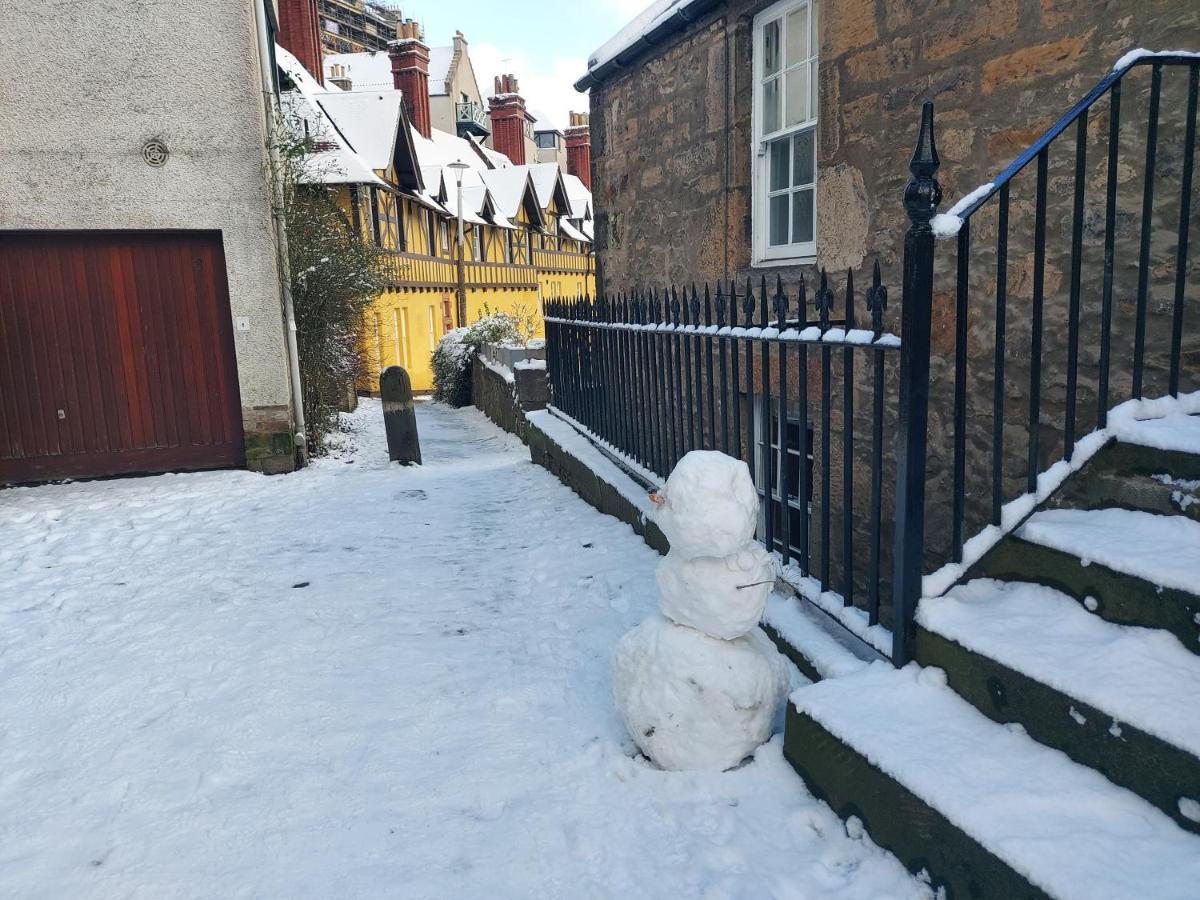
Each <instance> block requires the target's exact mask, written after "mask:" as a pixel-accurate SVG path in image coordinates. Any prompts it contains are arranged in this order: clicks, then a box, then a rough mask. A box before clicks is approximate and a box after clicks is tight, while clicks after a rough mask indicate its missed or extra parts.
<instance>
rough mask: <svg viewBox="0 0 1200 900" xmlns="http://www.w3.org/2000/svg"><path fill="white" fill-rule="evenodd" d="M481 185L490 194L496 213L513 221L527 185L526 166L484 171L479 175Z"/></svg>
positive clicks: (527, 169)
mask: <svg viewBox="0 0 1200 900" xmlns="http://www.w3.org/2000/svg"><path fill="white" fill-rule="evenodd" d="M480 174H481V175H482V176H483V183H484V184H486V185H487V187H488V190H489V191H491V192H492V197H493V199H494V200H495V201H496V211H497V212H498V213H500V215H502V216H504V217H505V218H506V219H515V218H516V217H517V213H518V212H520V210H521V200H522V199H523V198H524V196H525V189H526V185H528V184H529V167H528V166H509V167H508V168H505V169H486V170H484V171H483V172H481V173H480Z"/></svg>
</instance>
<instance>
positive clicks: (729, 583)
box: [654, 542, 775, 640]
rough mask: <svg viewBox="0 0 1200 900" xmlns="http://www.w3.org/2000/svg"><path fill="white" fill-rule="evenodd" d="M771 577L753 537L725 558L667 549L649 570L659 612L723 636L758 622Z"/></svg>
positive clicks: (765, 557)
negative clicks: (690, 555)
mask: <svg viewBox="0 0 1200 900" xmlns="http://www.w3.org/2000/svg"><path fill="white" fill-rule="evenodd" d="M774 578H775V566H774V563H773V561H772V559H771V556H770V554H768V553H767V551H766V548H765V547H763V546H762V545H761V544H759V543H755V542H752V543H748V544H746V545H744V546H743V547H742V549H741V550H739V551H738V552H737V553H733V554H730V555H729V556H725V557H712V556H701V557H697V558H695V559H684V558H683V557H682V556H680V555H679V554H678V553H676V552H675V551H674V550H672V551H671V552H670V553H668V554H667V555H666V556H665V557H663V559H662V561H661V562H660V563H659V564H658V568H657V569H656V570H655V572H654V580H655V581H656V582H657V584H658V608H659V609H661V610H662V612H663V615H665V616H666V617H667V618H668V619H670V620H671V621H673V622H678V623H679V624H680V625H687V626H688V627H689V628H695V629H696V630H697V631H703V632H704V633H705V634H708V635H712V636H713V637H717V638H723V639H725V640H732V639H733V638H736V637H741V636H742V635H743V634H745V633H746V632H748V631H749V630H750V629H752V628H754V626H756V625H757V624H758V620H759V619H760V618H762V612H763V607H765V606H766V603H767V595H768V594H770V592H771V584H772V582H773V581H774Z"/></svg>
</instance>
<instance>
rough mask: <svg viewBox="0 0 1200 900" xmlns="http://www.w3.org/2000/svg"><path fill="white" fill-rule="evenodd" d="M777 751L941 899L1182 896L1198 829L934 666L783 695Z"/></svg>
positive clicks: (1189, 889) (1193, 869)
mask: <svg viewBox="0 0 1200 900" xmlns="http://www.w3.org/2000/svg"><path fill="white" fill-rule="evenodd" d="M784 752H785V754H786V755H787V757H788V759H789V760H790V761H791V762H792V764H793V765H794V766H795V767H796V769H797V770H798V771H799V772H800V774H801V775H802V776H804V778H805V780H806V781H807V782H808V784H809V787H810V788H811V789H812V790H813V791H814V793H816V794H818V796H821V797H823V798H824V799H825V800H826V801H827V802H828V803H829V804H830V805H831V806H832V807H833V808H834V810H835V811H837V812H838V813H839V814H841V815H842V816H843V817H846V818H849V817H851V816H856V817H858V818H859V819H861V820H862V821H863V822H864V824H865V825H866V827H867V831H868V832H869V834H870V836H871V838H872V839H873V840H874V841H875V842H876V843H878V844H882V845H883V846H884V847H886V848H888V849H889V850H891V851H892V852H893V853H895V854H896V855H897V856H898V857H899V858H900V859H901V861H903V862H904V863H905V864H907V865H908V866H909V867H910V868H912V869H913V870H920V869H922V868H926V869H927V870H928V872H929V874H930V876H931V878H932V880H933V883H934V884H935V885H946V886H947V887H949V889H950V893H951V895H952V896H961V897H967V896H973V897H1006V898H1007V897H1018V896H1021V897H1023V896H1030V895H1037V896H1040V895H1041V894H1042V893H1043V892H1044V894H1047V895H1050V896H1053V897H1057V898H1062V900H1075V898H1078V900H1105V898H1139V900H1140V898H1148V897H1153V898H1156V900H1173V898H1194V897H1195V896H1196V886H1197V885H1198V884H1200V837H1197V836H1195V835H1192V834H1188V833H1187V832H1185V831H1183V830H1182V829H1180V828H1178V827H1177V826H1176V825H1175V824H1174V823H1173V822H1172V821H1171V820H1170V819H1169V818H1167V817H1166V816H1165V815H1163V814H1162V813H1161V812H1159V811H1158V810H1156V809H1154V808H1153V807H1152V806H1150V805H1149V804H1147V803H1146V802H1145V801H1144V800H1143V799H1142V798H1140V797H1138V796H1137V795H1135V794H1133V793H1131V792H1130V791H1127V790H1125V789H1123V788H1120V787H1117V786H1116V785H1113V784H1111V783H1110V782H1109V781H1107V780H1106V779H1105V778H1103V777H1102V776H1101V775H1100V774H1098V773H1097V772H1094V771H1092V770H1091V769H1089V768H1087V767H1086V766H1081V765H1079V764H1078V763H1075V762H1072V761H1071V760H1070V759H1068V758H1067V757H1066V756H1065V755H1063V754H1062V753H1060V752H1058V751H1057V750H1053V749H1050V748H1048V747H1044V746H1042V745H1040V744H1038V743H1037V742H1036V741H1034V740H1031V739H1030V738H1029V737H1028V736H1027V735H1025V734H1023V733H1022V732H1021V730H1020V729H1019V728H1014V727H1010V726H1005V725H1001V724H997V723H995V722H992V721H991V720H989V719H987V718H986V717H984V716H983V715H981V714H980V713H979V712H978V711H977V710H976V709H974V708H973V707H972V706H971V705H970V704H968V703H966V702H965V701H964V700H963V699H962V698H960V697H959V696H958V695H957V694H955V693H954V692H953V691H952V690H950V689H949V688H948V687H947V686H946V684H945V678H944V676H943V674H942V673H940V672H938V671H937V670H934V669H924V670H922V669H919V668H918V667H917V666H915V665H910V666H908V667H907V668H905V669H903V670H896V669H893V668H891V667H890V666H888V665H887V664H886V663H875V664H872V665H871V666H870V667H868V668H866V669H864V670H862V671H860V672H857V673H854V674H851V675H847V676H845V677H843V678H835V679H830V680H827V681H822V682H819V683H816V684H813V685H809V686H805V687H802V688H800V689H799V690H797V691H796V692H795V693H794V694H793V695H792V703H791V705H790V706H789V709H788V731H787V736H786V739H785V744H784Z"/></svg>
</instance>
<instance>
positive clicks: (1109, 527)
mask: <svg viewBox="0 0 1200 900" xmlns="http://www.w3.org/2000/svg"><path fill="white" fill-rule="evenodd" d="M1016 534H1017V537H1019V538H1022V539H1024V540H1027V541H1032V542H1033V543H1035V544H1041V545H1043V546H1045V547H1052V548H1053V549H1055V550H1061V551H1063V552H1064V553H1071V554H1074V555H1075V556H1078V557H1081V558H1086V559H1088V560H1089V561H1091V562H1094V563H1099V564H1100V565H1102V566H1107V567H1108V568H1110V569H1112V570H1114V571H1116V572H1124V573H1125V574H1126V575H1133V576H1135V577H1137V578H1142V579H1145V580H1146V581H1149V582H1150V583H1151V584H1155V585H1158V586H1160V587H1169V588H1175V589H1176V590H1180V591H1191V592H1192V593H1197V592H1200V522H1194V521H1192V520H1191V519H1188V518H1185V517H1183V516H1161V515H1156V514H1155V513H1149V512H1142V511H1140V510H1131V509H1046V510H1042V511H1041V512H1037V513H1034V514H1033V515H1032V516H1031V517H1030V518H1029V520H1028V521H1027V522H1026V523H1025V524H1024V525H1022V526H1021V528H1020V529H1018V530H1017V532H1016Z"/></svg>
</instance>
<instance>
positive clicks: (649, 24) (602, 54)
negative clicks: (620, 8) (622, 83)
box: [588, 0, 693, 72]
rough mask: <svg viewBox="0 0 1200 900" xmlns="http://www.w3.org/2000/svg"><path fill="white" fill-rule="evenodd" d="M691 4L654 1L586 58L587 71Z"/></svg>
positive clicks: (679, 0) (675, 0) (676, 0)
mask: <svg viewBox="0 0 1200 900" xmlns="http://www.w3.org/2000/svg"><path fill="white" fill-rule="evenodd" d="M692 2H693V0H654V2H653V3H651V4H650V5H649V6H647V7H646V8H645V9H644V10H642V11H641V12H640V13H638V14H637V15H636V16H634V17H633V19H631V20H630V21H629V23H628V24H627V25H625V27H624V28H622V29H621V30H620V31H618V32H617V33H616V34H615V35H613V36H612V37H611V38H609V39H608V40H607V41H605V42H604V43H603V44H602V45H601V46H600V48H599V49H598V50H596V52H595V53H593V54H592V55H591V56H590V57H588V71H589V72H590V71H592V70H593V69H598V68H599V67H600V66H602V65H604V64H605V63H607V62H609V61H610V60H612V59H615V58H616V57H618V56H620V55H621V54H622V53H624V52H625V51H626V50H628V49H629V48H630V47H632V46H633V45H634V44H636V43H637V42H638V41H640V40H642V39H643V38H644V37H645V36H646V35H647V34H649V33H650V32H652V31H653V30H654V29H655V28H657V27H658V26H659V25H661V24H662V23H663V22H665V21H666V20H667V19H668V18H670V17H671V15H673V14H674V13H675V11H676V10H678V9H680V8H682V7H685V6H688V5H689V4H691V3H692Z"/></svg>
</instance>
